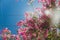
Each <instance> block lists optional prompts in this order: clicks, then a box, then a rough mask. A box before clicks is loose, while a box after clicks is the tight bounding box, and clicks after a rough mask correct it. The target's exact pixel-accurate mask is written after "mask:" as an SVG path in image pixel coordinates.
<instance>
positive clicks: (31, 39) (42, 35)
mask: <svg viewBox="0 0 60 40" xmlns="http://www.w3.org/2000/svg"><path fill="white" fill-rule="evenodd" d="M28 2H29V3H28V4H29V5H31V4H32V3H33V2H34V0H29V1H28ZM38 3H42V5H43V8H35V9H36V10H35V11H34V12H26V13H25V19H24V20H20V22H18V23H17V26H19V27H20V28H19V29H18V34H17V35H12V34H11V32H10V30H8V29H7V28H6V29H4V30H3V31H2V39H3V40H60V34H59V32H60V31H59V32H57V29H59V30H60V24H59V23H60V21H59V20H60V16H59V11H60V9H59V8H60V0H38ZM55 11H56V13H57V15H58V16H57V15H55V14H56V13H55ZM55 18H57V19H58V20H57V19H55ZM56 20H57V21H56ZM55 23H56V24H55ZM21 37H22V38H21Z"/></svg>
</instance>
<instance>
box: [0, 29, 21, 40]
mask: <svg viewBox="0 0 60 40" xmlns="http://www.w3.org/2000/svg"><path fill="white" fill-rule="evenodd" d="M0 40H20V35H18V34H17V35H15V34H11V31H10V30H9V29H8V28H5V29H3V30H2V31H1V33H0Z"/></svg>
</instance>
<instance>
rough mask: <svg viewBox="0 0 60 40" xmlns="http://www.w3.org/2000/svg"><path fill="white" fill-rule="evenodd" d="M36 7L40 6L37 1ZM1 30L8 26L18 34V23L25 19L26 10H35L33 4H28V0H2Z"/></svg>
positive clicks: (0, 7) (0, 1)
mask: <svg viewBox="0 0 60 40" xmlns="http://www.w3.org/2000/svg"><path fill="white" fill-rule="evenodd" d="M34 6H35V7H40V6H39V5H38V4H37V2H36V3H35V4H34ZM0 9H1V10H0V30H2V29H4V28H6V27H7V28H8V29H9V30H11V31H12V34H16V32H17V29H18V27H17V25H16V23H17V22H19V21H20V20H22V19H24V13H25V11H33V8H32V6H28V5H27V0H18V2H17V1H16V0H0Z"/></svg>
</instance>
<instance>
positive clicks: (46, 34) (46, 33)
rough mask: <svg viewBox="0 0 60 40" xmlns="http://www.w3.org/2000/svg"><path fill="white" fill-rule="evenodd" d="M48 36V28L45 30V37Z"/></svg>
mask: <svg viewBox="0 0 60 40" xmlns="http://www.w3.org/2000/svg"><path fill="white" fill-rule="evenodd" d="M47 36H48V29H47V30H45V32H44V37H45V38H47Z"/></svg>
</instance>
